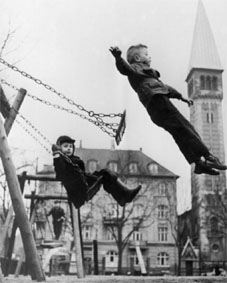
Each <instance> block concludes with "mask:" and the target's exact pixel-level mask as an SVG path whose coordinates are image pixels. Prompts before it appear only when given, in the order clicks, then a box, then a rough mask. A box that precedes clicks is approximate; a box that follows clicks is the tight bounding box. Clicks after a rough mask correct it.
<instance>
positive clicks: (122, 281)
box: [3, 275, 227, 283]
mask: <svg viewBox="0 0 227 283" xmlns="http://www.w3.org/2000/svg"><path fill="white" fill-rule="evenodd" d="M30 282H33V283H34V282H36V281H32V280H31V278H30V277H29V276H26V277H24V276H20V277H18V278H14V277H13V276H12V277H7V278H4V279H3V283H30ZM46 282H47V283H58V282H61V283H92V282H94V283H102V282H108V283H126V282H128V283H149V282H151V283H167V282H168V283H195V282H196V283H226V282H227V277H221V276H220V277H208V276H206V277H169V276H168V277H167V276H166V277H150V276H149V277H148V276H146V277H142V276H86V277H85V278H81V279H78V278H77V276H65V275H62V276H52V277H46Z"/></svg>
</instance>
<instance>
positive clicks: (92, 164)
mask: <svg viewBox="0 0 227 283" xmlns="http://www.w3.org/2000/svg"><path fill="white" fill-rule="evenodd" d="M97 168H98V162H97V161H96V160H89V161H88V171H89V173H93V172H94V171H96V170H97Z"/></svg>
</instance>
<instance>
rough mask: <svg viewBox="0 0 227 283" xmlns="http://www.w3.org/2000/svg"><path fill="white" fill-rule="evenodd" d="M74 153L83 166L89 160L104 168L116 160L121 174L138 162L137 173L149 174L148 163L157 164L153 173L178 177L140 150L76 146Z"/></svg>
mask: <svg viewBox="0 0 227 283" xmlns="http://www.w3.org/2000/svg"><path fill="white" fill-rule="evenodd" d="M75 154H76V155H78V156H79V157H80V158H81V159H82V160H83V161H84V163H85V166H87V163H88V161H89V160H96V161H98V165H99V168H98V169H103V168H106V167H107V165H108V163H109V162H117V163H118V164H119V165H120V166H121V168H120V171H121V172H122V173H123V174H127V172H128V171H127V170H128V165H129V164H130V163H132V162H135V163H137V164H138V168H139V172H138V175H139V174H140V175H149V176H151V173H150V172H149V170H148V165H149V164H157V166H158V172H157V174H154V175H156V176H166V177H173V178H178V176H177V175H175V174H174V173H172V172H171V171H169V170H168V169H166V168H165V167H163V166H162V165H160V164H159V163H158V162H156V161H155V160H153V159H152V158H150V157H148V156H147V155H145V154H144V153H143V152H142V151H141V150H115V149H114V150H111V149H91V148H90V149H89V148H77V149H76V153H75ZM152 175H153V174H152Z"/></svg>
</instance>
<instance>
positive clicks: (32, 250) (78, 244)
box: [0, 58, 126, 282]
mask: <svg viewBox="0 0 227 283" xmlns="http://www.w3.org/2000/svg"><path fill="white" fill-rule="evenodd" d="M0 63H2V64H4V65H5V66H6V67H8V68H10V69H12V70H13V71H15V72H18V73H20V74H21V75H22V76H25V77H27V78H28V79H31V80H33V81H34V82H36V83H37V84H39V85H42V86H43V87H45V88H46V89H48V90H50V91H51V92H52V93H54V94H56V95H58V96H59V97H60V98H61V99H64V100H66V101H67V102H68V103H69V104H71V105H73V106H75V107H76V108H78V109H79V110H80V111H81V112H82V113H83V114H81V113H78V112H75V111H74V110H71V109H66V108H64V107H61V106H59V105H56V104H52V103H51V102H49V101H45V100H43V99H40V98H38V97H36V96H34V95H31V94H27V91H26V90H25V89H22V88H21V89H18V88H16V87H15V86H14V85H12V84H10V83H8V82H7V81H5V80H4V79H0V82H1V83H2V84H5V85H7V86H9V87H11V88H13V89H14V90H17V91H18V94H17V96H16V98H15V100H14V102H13V104H12V106H10V104H9V102H8V100H7V98H6V96H5V93H4V90H3V88H2V86H1V84H0V112H1V114H2V117H3V118H4V119H5V121H4V122H3V119H2V117H1V115H0V156H1V160H2V165H3V168H4V172H5V176H6V181H7V184H8V189H9V194H10V197H11V202H12V206H11V207H10V208H9V211H8V214H7V217H6V220H5V223H4V226H3V229H2V231H3V232H2V239H1V242H0V254H2V251H3V249H4V244H5V240H6V238H7V234H8V230H9V226H10V221H12V219H13V212H14V213H15V221H14V223H13V228H12V232H11V236H10V240H9V241H10V244H9V249H8V250H7V253H5V254H6V255H7V256H6V257H7V258H6V262H7V267H9V262H10V260H11V256H12V249H13V243H14V240H15V234H16V229H17V227H18V228H19V230H20V234H21V238H22V242H23V248H24V250H23V252H22V254H21V257H20V260H19V262H18V265H17V268H16V271H15V276H18V275H19V273H20V269H21V265H22V261H23V259H25V260H26V264H27V267H28V271H29V274H30V276H31V279H32V280H36V281H38V282H42V281H45V280H46V279H45V272H44V271H43V268H42V264H41V259H40V256H39V254H38V252H37V246H36V243H35V239H34V235H33V232H32V225H31V219H32V215H34V204H35V202H36V203H37V202H38V201H40V200H41V199H42V197H41V196H32V195H30V196H27V198H30V199H31V212H30V213H31V215H30V219H29V218H28V215H27V212H26V209H25V206H24V203H23V197H22V194H23V190H24V184H25V182H26V181H27V180H36V181H39V180H44V179H45V177H44V176H29V175H27V174H26V173H25V172H24V173H23V174H22V175H19V176H17V173H16V169H15V166H14V163H13V159H12V156H11V152H10V146H9V144H8V140H7V136H8V134H9V133H10V130H11V128H12V126H13V123H14V121H15V120H16V118H17V115H18V116H19V117H21V118H22V119H23V121H25V122H26V123H27V124H28V125H29V126H31V127H32V129H33V130H35V131H36V133H38V134H39V135H40V136H41V137H42V138H43V139H44V141H45V142H48V143H49V144H51V143H50V141H49V140H48V139H47V138H45V137H44V136H43V135H42V134H41V132H40V131H39V130H38V129H37V128H36V127H34V126H33V125H32V124H31V123H30V122H29V121H28V120H27V119H26V118H25V117H24V116H22V115H21V114H20V113H19V109H20V107H21V105H22V103H23V100H24V98H25V96H26V94H27V96H28V97H30V98H32V99H34V100H35V101H38V102H41V103H44V104H45V105H48V106H52V107H54V108H55V109H59V110H63V111H67V112H68V113H70V114H74V115H77V116H79V117H80V118H82V119H85V120H88V121H89V122H90V123H93V124H94V125H95V126H98V127H99V128H100V129H101V130H102V131H103V132H105V133H106V134H108V135H109V136H111V137H114V138H115V141H116V143H117V145H119V143H120V142H121V140H122V137H123V135H124V132H125V128H126V122H125V121H126V111H124V112H123V113H122V114H115V113H111V114H104V113H95V112H94V111H91V110H90V111H88V110H86V109H85V108H84V107H83V106H81V105H79V104H77V103H75V102H74V101H73V100H71V99H69V98H67V97H66V96H65V95H64V94H62V93H60V92H58V91H56V90H55V89H54V88H53V87H51V86H49V85H48V84H45V83H43V82H42V81H41V80H39V79H36V78H34V77H33V76H31V75H29V74H28V73H26V72H24V71H21V70H20V69H18V68H17V67H16V66H14V65H11V64H9V63H8V62H6V61H5V60H4V59H3V58H0ZM115 117H120V122H119V124H118V123H109V122H105V121H104V118H115ZM16 121H17V120H16ZM19 124H20V123H19ZM23 128H24V127H23ZM25 130H26V132H28V133H29V134H30V135H31V136H32V137H33V138H34V139H35V140H36V141H38V142H39V140H38V139H36V138H35V136H34V135H32V134H31V133H30V132H29V131H28V130H27V129H26V128H25ZM39 143H40V142H39ZM40 144H41V145H42V146H43V147H44V148H45V150H46V151H48V152H49V153H51V152H50V150H49V149H48V148H47V147H45V146H44V145H43V144H42V143H40ZM43 178H44V179H43ZM49 181H50V179H49ZM51 181H55V182H56V181H58V180H56V178H55V177H53V178H52V179H51ZM100 182H101V177H100V178H99V179H98V180H97V181H96V183H95V184H94V185H93V186H92V187H91V188H89V198H92V197H93V195H94V194H95V193H96V191H97V187H98V185H99V183H100ZM43 198H44V199H48V198H49V199H56V198H54V197H53V196H45V197H43ZM58 199H60V200H61V199H66V200H67V197H66V196H58ZM70 209H71V219H72V227H73V233H74V245H75V250H76V266H77V276H78V278H83V277H84V276H85V272H84V264H83V250H82V237H81V225H80V212H79V209H76V208H75V207H74V206H72V205H71V206H70ZM33 217H34V216H33ZM8 272H9V269H7V270H5V272H4V275H8ZM0 282H2V269H1V266H0Z"/></svg>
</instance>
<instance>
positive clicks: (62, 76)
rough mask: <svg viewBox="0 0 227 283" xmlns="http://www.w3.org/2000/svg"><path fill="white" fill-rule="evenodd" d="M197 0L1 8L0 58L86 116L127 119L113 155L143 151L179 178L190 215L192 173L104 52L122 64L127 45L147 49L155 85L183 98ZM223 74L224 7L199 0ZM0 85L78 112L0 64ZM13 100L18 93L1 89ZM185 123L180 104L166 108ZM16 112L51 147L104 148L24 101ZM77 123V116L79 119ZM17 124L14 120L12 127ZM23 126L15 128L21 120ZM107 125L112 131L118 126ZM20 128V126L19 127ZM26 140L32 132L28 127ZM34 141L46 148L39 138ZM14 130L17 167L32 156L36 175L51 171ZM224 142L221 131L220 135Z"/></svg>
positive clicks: (22, 1)
mask: <svg viewBox="0 0 227 283" xmlns="http://www.w3.org/2000/svg"><path fill="white" fill-rule="evenodd" d="M197 5H198V0H171V1H169V0H159V1H157V0H32V1H31V0H8V1H2V0H0V7H1V12H2V13H1V18H0V26H1V32H0V42H3V41H4V39H5V37H6V35H7V33H8V31H11V32H12V31H15V32H14V33H13V36H12V38H11V39H10V41H9V42H8V43H7V47H6V49H5V51H4V52H3V55H2V58H3V59H5V60H6V61H7V62H9V63H12V64H14V65H16V66H17V67H18V68H19V69H20V70H22V71H25V72H26V73H28V74H30V75H31V76H33V77H35V78H37V79H40V80H41V81H42V82H43V83H45V84H48V85H50V86H52V87H53V88H54V89H56V90H57V92H59V93H63V94H64V95H65V96H66V97H67V98H69V99H72V100H74V101H75V102H76V103H77V104H79V105H82V106H83V107H84V108H85V109H87V110H93V111H94V112H98V113H122V112H123V111H124V110H125V109H126V112H127V120H126V123H127V127H126V132H125V135H124V137H123V140H122V142H121V143H120V145H119V146H117V145H115V148H116V149H132V150H139V149H140V148H142V151H143V152H144V153H145V154H146V155H148V156H149V157H151V158H153V159H154V160H155V161H157V162H159V163H160V164H161V165H163V166H164V167H166V168H167V169H169V170H170V171H172V172H173V173H175V174H177V175H179V176H180V178H179V179H178V181H177V190H178V205H179V211H183V210H185V209H188V208H189V207H190V166H189V165H188V164H187V162H186V160H185V159H184V157H183V155H182V154H181V152H180V151H179V149H178V148H177V146H176V144H175V143H174V141H173V139H172V137H171V136H170V135H169V134H168V133H167V132H165V131H164V130H163V129H161V128H158V127H157V126H155V125H154V124H153V123H152V122H151V120H150V118H149V116H148V114H147V112H146V111H145V109H144V107H143V106H142V104H141V103H140V102H139V100H138V97H137V95H136V93H135V92H134V91H133V90H132V89H131V87H130V86H129V83H128V81H127V78H126V77H124V76H121V75H120V74H119V73H118V71H117V70H116V67H115V63H114V58H113V57H112V55H111V54H110V52H109V48H110V46H116V45H117V46H119V47H120V49H121V50H122V54H123V56H124V57H125V53H126V50H127V48H128V47H129V46H130V45H132V44H137V43H143V44H145V45H147V46H148V47H149V52H150V54H151V57H152V67H153V68H154V69H157V70H159V72H160V73H161V80H162V81H163V82H165V83H166V84H169V85H171V86H173V87H174V88H176V89H177V90H178V91H179V92H181V93H182V94H183V95H184V96H187V85H186V82H185V79H186V76H187V74H188V65H189V58H190V51H191V44H192V37H193V29H194V24H195V17H196V11H197ZM203 5H204V7H205V10H206V14H207V16H208V19H209V22H210V25H211V28H212V31H213V34H214V38H215V41H216V44H217V48H218V52H219V56H220V59H221V63H222V66H223V69H226V66H227V56H226V50H227V17H226V11H227V1H226V0H218V1H217V0H203ZM0 70H1V73H0V75H1V78H3V79H5V80H7V82H9V83H11V84H13V85H15V86H16V87H18V88H20V87H22V88H25V89H26V90H27V91H28V93H30V94H32V95H35V96H37V97H39V98H41V99H44V100H48V101H51V102H52V103H56V104H59V105H61V106H63V107H66V108H70V109H73V110H75V111H76V112H79V113H81V112H80V111H79V110H78V109H77V108H75V107H73V106H72V105H70V104H68V103H67V102H66V101H64V100H63V99H60V97H59V96H58V95H56V94H55V93H53V92H51V91H48V90H47V89H45V88H44V87H43V86H41V85H38V84H37V83H35V82H34V80H31V79H28V78H26V77H24V76H22V75H21V74H19V73H18V72H14V71H13V70H11V69H9V68H6V67H5V66H4V65H2V64H0ZM226 81H227V75H226V71H225V72H224V73H223V87H224V96H225V98H224V100H223V117H224V119H223V120H224V128H225V129H226V117H227V99H226V95H227V85H226ZM3 88H4V91H5V93H6V96H7V97H8V98H9V100H10V102H12V101H13V99H14V97H15V94H16V92H15V91H12V90H11V89H10V88H8V87H6V86H4V85H3ZM173 102H174V104H175V105H176V106H177V108H178V109H179V110H180V111H181V113H182V114H183V115H184V116H186V117H187V118H189V108H188V107H187V105H186V104H184V103H182V102H179V101H173ZM20 113H21V114H22V115H23V116H24V117H26V118H27V119H28V120H29V121H30V122H31V123H32V124H33V125H34V126H35V127H36V128H37V129H38V130H39V131H40V132H41V134H42V135H43V136H44V137H46V138H47V139H48V140H49V141H50V143H55V142H56V139H57V137H58V136H60V135H63V134H67V135H69V136H71V137H73V138H75V139H76V145H77V146H79V144H80V141H81V142H82V146H83V147H85V148H110V147H111V143H112V140H113V138H112V137H110V136H109V135H107V134H106V133H104V132H103V131H102V130H101V129H100V128H98V127H97V126H94V125H93V124H92V123H90V122H88V121H87V120H85V119H81V118H80V117H78V116H76V115H72V114H70V113H67V112H64V111H60V110H58V109H55V108H53V107H50V106H47V105H45V104H43V103H39V102H37V101H34V100H33V99H31V98H30V97H26V98H25V100H24V102H23V104H22V107H21V109H20ZM81 114H84V113H81ZM19 121H21V120H20V119H19ZM22 122H23V121H22ZM113 122H119V119H118V118H116V119H115V120H113ZM23 124H24V123H23ZM24 125H25V127H26V128H27V129H28V130H29V131H30V132H32V133H34V131H33V130H32V129H31V128H30V127H29V126H28V125H27V124H24ZM34 135H35V136H36V138H37V140H39V141H40V142H41V143H42V144H44V145H45V146H48V147H50V144H49V143H46V141H45V140H43V139H42V137H41V136H40V134H38V133H37V132H35V133H34ZM37 140H34V139H33V138H32V137H31V136H30V135H29V134H28V133H27V132H25V131H24V129H23V128H21V127H20V125H18V124H17V123H15V124H14V126H13V128H12V132H11V133H10V135H9V143H10V146H11V147H12V151H13V153H14V157H15V163H20V162H21V158H24V159H26V158H31V159H32V158H33V159H37V157H38V166H39V167H40V168H41V167H42V166H43V164H52V157H51V155H50V154H49V153H48V152H47V151H46V150H45V149H44V148H43V147H42V146H41V145H40V144H39V142H37ZM225 140H226V132H225Z"/></svg>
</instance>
